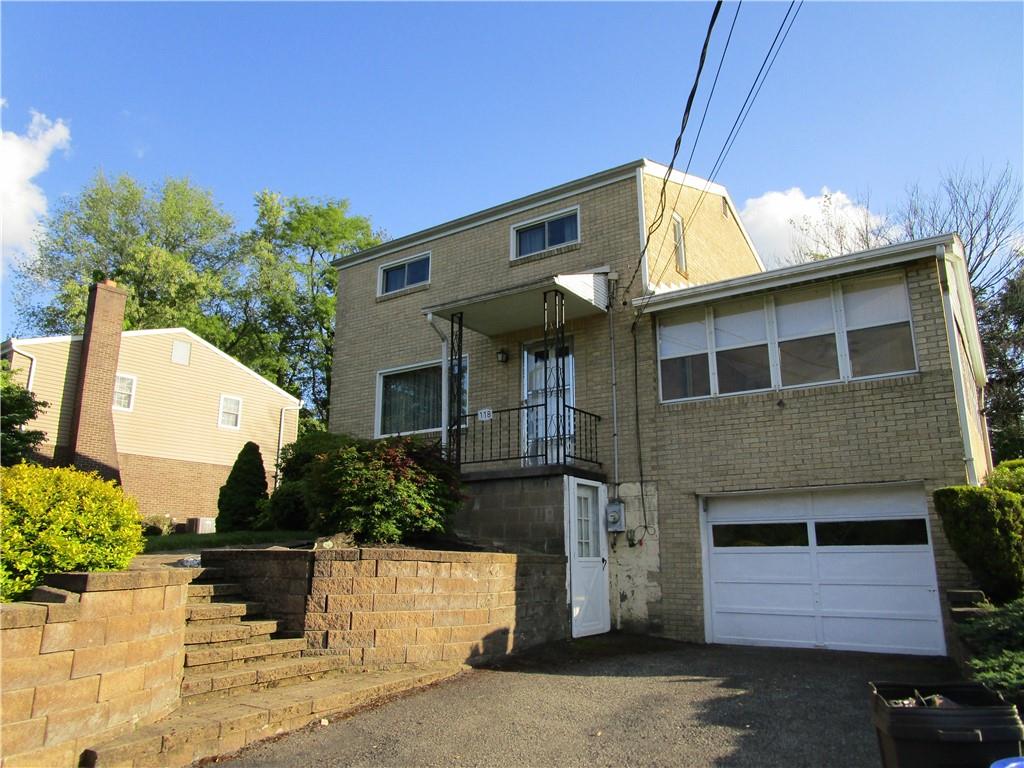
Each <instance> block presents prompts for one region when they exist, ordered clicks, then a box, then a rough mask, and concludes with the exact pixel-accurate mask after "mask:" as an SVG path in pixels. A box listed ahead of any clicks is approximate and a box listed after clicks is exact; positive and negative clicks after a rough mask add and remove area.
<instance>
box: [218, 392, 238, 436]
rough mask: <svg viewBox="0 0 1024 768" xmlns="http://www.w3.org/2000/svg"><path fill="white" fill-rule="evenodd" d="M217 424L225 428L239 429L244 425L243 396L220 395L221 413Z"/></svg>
mask: <svg viewBox="0 0 1024 768" xmlns="http://www.w3.org/2000/svg"><path fill="white" fill-rule="evenodd" d="M217 425H218V426H221V427H224V428H225V429H238V428H239V427H241V426H242V398H240V397H235V396H234V395H221V396H220V415H219V416H218V418H217Z"/></svg>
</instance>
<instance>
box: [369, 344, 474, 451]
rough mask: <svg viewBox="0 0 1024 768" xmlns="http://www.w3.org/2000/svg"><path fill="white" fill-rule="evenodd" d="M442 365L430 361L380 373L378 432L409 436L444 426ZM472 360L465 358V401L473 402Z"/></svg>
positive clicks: (378, 377) (378, 383)
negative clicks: (471, 387)
mask: <svg viewBox="0 0 1024 768" xmlns="http://www.w3.org/2000/svg"><path fill="white" fill-rule="evenodd" d="M442 370H443V367H442V364H441V363H440V362H434V363H426V364H423V365H417V366H410V367H407V368H402V369H396V370H391V371H381V372H380V373H378V374H377V434H378V435H379V436H380V437H387V436H390V435H408V434H412V433H417V432H435V431H438V430H440V429H441V428H442V427H443V424H442V416H441V414H442V412H443V411H442V407H441V393H442V392H443V389H442V382H441V374H442ZM468 393H469V360H468V359H467V358H466V357H463V358H462V403H461V404H460V405H461V409H462V412H463V413H465V412H466V410H467V408H468V402H469V394H468Z"/></svg>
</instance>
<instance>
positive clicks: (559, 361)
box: [330, 160, 991, 654]
mask: <svg viewBox="0 0 1024 768" xmlns="http://www.w3.org/2000/svg"><path fill="white" fill-rule="evenodd" d="M666 172H667V169H666V168H665V166H662V165H659V164H657V163H653V162H651V161H649V160H639V161H636V162H633V163H628V164H626V165H623V166H618V167H616V168H613V169H610V170H608V171H604V172H601V173H598V174H594V175H592V176H588V177H585V178H583V179H579V180H576V181H572V182H569V183H567V184H562V185H560V186H557V187H553V188H551V189H547V190H544V191H541V192H538V193H535V194H531V195H527V196H525V197H520V198H517V199H515V200H512V201H510V202H508V203H504V204H501V205H497V206H494V207H492V208H488V209H486V210H482V211H480V212H478V213H474V214H470V215H468V216H464V217H462V218H460V219H456V220H454V221H451V222H448V223H445V224H440V225H438V226H435V227H431V228H429V229H426V230H423V231H420V232H416V233H413V234H411V235H407V236H405V237H400V238H397V239H395V240H392V241H390V242H387V243H383V244H381V245H379V246H375V247H374V248H371V249H368V250H366V251H363V252H361V253H357V254H352V255H347V256H344V257H341V258H340V259H338V260H337V261H336V262H335V265H336V266H337V268H338V275H339V282H338V292H337V297H338V298H337V332H336V342H335V343H336V347H335V356H334V370H333V378H332V391H331V424H330V427H331V429H332V430H333V431H337V432H348V433H352V434H355V435H358V436H361V437H382V436H386V435H394V434H412V433H416V434H421V435H426V436H428V437H434V438H436V439H439V440H440V441H441V442H442V443H443V444H444V445H445V447H446V450H447V452H448V455H449V457H450V459H451V460H452V461H453V462H455V463H457V464H458V465H459V466H460V468H461V470H462V476H463V479H464V480H465V482H466V483H467V487H468V489H469V496H470V499H469V501H468V502H467V504H466V505H465V507H464V509H463V510H462V512H461V513H460V514H459V515H457V517H456V519H455V520H454V527H455V529H456V531H457V532H458V533H460V534H462V535H465V536H467V537H471V538H474V539H476V540H478V541H483V542H486V543H489V544H491V545H496V546H500V547H503V548H506V549H511V550H534V551H543V552H565V553H566V554H567V556H568V562H569V569H568V571H569V576H568V584H567V596H566V599H567V607H568V610H567V617H568V618H569V619H570V620H571V623H572V630H573V634H574V635H575V636H580V635H587V634H594V633H599V632H603V631H606V630H607V629H608V628H609V627H610V626H617V627H619V628H622V629H629V630H632V631H638V632H648V633H653V634H659V635H665V636H669V637H673V638H678V639H681V640H689V641H706V642H726V643H749V644H768V645H789V646H806V647H824V648H841V649H857V650H872V651H889V652H903V653H921V654H944V653H945V651H946V643H945V637H946V626H945V621H944V614H943V612H942V608H941V606H942V603H943V599H944V598H943V595H944V592H945V590H946V589H948V588H951V587H954V586H962V585H964V584H965V582H967V580H968V577H967V573H966V571H965V569H964V568H963V566H962V564H961V563H959V561H958V560H957V559H956V557H955V556H954V555H953V553H952V551H951V550H950V548H949V546H948V544H947V542H946V540H945V537H944V535H943V532H942V527H941V523H940V522H939V520H938V518H937V516H936V514H935V511H934V509H933V506H932V503H931V492H932V491H933V490H934V489H935V488H937V487H941V486H944V485H949V484H956V483H967V482H969V483H977V482H979V481H980V480H981V479H983V478H984V476H985V475H986V473H987V472H988V470H989V469H990V465H991V461H990V457H989V455H988V450H987V445H988V439H987V433H986V429H985V422H984V415H983V409H984V385H985V370H984V364H983V361H982V357H981V346H980V340H979V336H978V330H977V323H976V320H975V313H974V307H973V305H972V302H971V293H970V286H969V283H968V280H967V272H966V268H965V265H964V258H963V249H962V245H961V243H960V241H959V239H958V238H957V237H956V236H955V235H949V236H944V237H938V238H931V239H928V240H922V241H917V242H913V243H907V244H903V245H900V246H894V247H891V248H884V249H879V250H876V251H869V252H864V253H859V254H850V255H848V256H842V257H839V258H835V259H829V260H826V261H822V262H815V263H811V264H802V265H798V266H794V267H787V268H784V269H777V270H772V271H765V269H764V266H763V264H762V263H761V261H760V259H759V258H758V257H757V253H756V251H755V249H754V247H753V245H752V244H751V242H750V239H749V237H748V236H747V234H746V232H745V231H744V228H743V225H742V222H741V221H740V220H739V219H738V217H737V215H736V211H735V206H734V205H733V203H732V201H731V200H730V198H729V195H728V193H727V192H726V191H725V189H724V188H722V187H720V186H718V185H715V184H710V183H708V182H705V181H703V180H701V179H696V178H693V177H689V176H685V175H684V174H682V173H679V172H672V173H671V174H668V178H667V183H663V180H665V178H666ZM663 187H664V201H665V202H664V210H661V208H662V205H661V200H662V189H663ZM655 222H657V226H656V227H653V231H652V234H651V236H650V238H649V240H648V236H647V233H648V230H649V229H651V228H652V225H653V224H654V223H655Z"/></svg>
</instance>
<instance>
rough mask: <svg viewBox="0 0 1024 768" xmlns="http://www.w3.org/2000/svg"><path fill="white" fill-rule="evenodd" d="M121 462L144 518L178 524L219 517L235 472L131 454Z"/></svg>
mask: <svg viewBox="0 0 1024 768" xmlns="http://www.w3.org/2000/svg"><path fill="white" fill-rule="evenodd" d="M118 458H119V460H120V464H121V483H122V484H123V485H124V489H125V491H127V492H128V493H129V494H130V495H131V496H133V497H135V499H136V500H137V501H138V502H139V511H140V512H141V513H142V514H143V515H170V516H171V517H172V518H174V519H175V520H178V521H182V520H184V519H185V518H188V517H216V516H217V497H218V496H219V495H220V487H221V486H222V485H224V483H225V481H226V480H227V479H228V474H229V473H230V472H231V467H230V466H229V465H226V464H204V463H202V462H198V461H179V460H177V459H163V458H159V457H157V456H139V455H136V454H129V453H121V454H118ZM271 461H272V459H271ZM264 462H265V463H266V462H267V457H264ZM273 487H274V474H273V469H272V468H271V469H268V472H267V489H268V490H273Z"/></svg>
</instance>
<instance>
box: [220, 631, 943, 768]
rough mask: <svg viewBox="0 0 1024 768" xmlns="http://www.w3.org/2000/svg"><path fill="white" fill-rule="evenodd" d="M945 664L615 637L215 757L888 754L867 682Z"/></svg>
mask: <svg viewBox="0 0 1024 768" xmlns="http://www.w3.org/2000/svg"><path fill="white" fill-rule="evenodd" d="M955 678H956V670H955V668H954V667H953V666H952V665H951V664H950V663H949V662H948V661H946V660H941V659H927V658H919V657H906V656H902V657H900V656H881V655H874V654H856V653H837V652H826V651H800V650H786V649H768V648H741V647H726V646H698V645H685V644H674V643H667V642H661V641H651V640H644V639H641V638H633V637H626V636H618V637H616V636H606V637H604V638H593V639H589V640H585V641H578V642H577V643H574V644H572V645H568V646H565V645H563V646H559V647H555V648H548V649H546V650H545V652H544V653H543V654H541V655H537V656H532V657H530V658H529V659H526V660H517V661H515V662H513V663H510V664H508V665H506V666H504V667H503V668H500V669H488V670H475V671H472V672H469V673H467V674H464V675H461V676H459V677H457V678H455V679H452V680H449V681H447V682H444V683H441V684H440V685H437V686H434V687H432V688H430V689H428V690H425V691H421V692H416V693H411V694H409V695H407V696H405V697H403V698H400V699H398V700H395V701H391V702H390V703H387V704H385V705H383V706H380V707H375V708H371V709H368V710H365V711H362V712H360V713H358V714H355V715H354V716H352V717H350V718H348V719H344V720H341V721H338V722H332V723H331V724H329V725H327V726H320V725H319V724H316V725H313V726H311V727H310V728H307V729H304V730H302V731H299V732H297V733H294V734H292V735H290V736H286V737H283V738H282V739H280V740H277V741H274V742H270V743H265V744H260V745H254V746H252V747H249V748H247V749H246V750H244V751H243V752H241V753H240V754H238V755H237V756H235V758H234V759H231V760H227V761H225V762H223V763H221V762H218V765H224V766H234V767H236V768H243V767H244V768H257V767H258V768H271V767H273V766H281V767H282V768H284V767H285V766H288V767H291V766H296V765H302V766H310V767H312V766H339V767H340V766H448V765H457V766H604V765H606V766H673V767H676V766H684V767H687V766H730V767H734V766H736V767H738V766H751V767H752V768H753V767H754V766H757V767H758V768H764V767H765V766H779V767H780V768H782V767H783V766H785V767H786V768H797V767H798V766H808V768H810V767H812V766H813V767H814V768H817V767H819V766H826V765H827V766H830V768H843V767H844V766H848V767H849V768H862V767H863V766H877V765H879V764H880V758H879V753H878V745H877V742H876V737H875V732H874V728H873V726H872V724H871V718H870V713H869V707H868V701H869V699H868V686H867V683H868V681H869V680H871V681H878V680H896V681H899V680H907V681H913V682H917V681H920V682H927V681H936V680H945V679H955Z"/></svg>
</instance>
